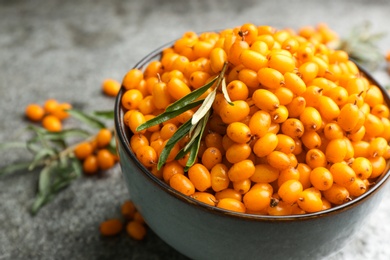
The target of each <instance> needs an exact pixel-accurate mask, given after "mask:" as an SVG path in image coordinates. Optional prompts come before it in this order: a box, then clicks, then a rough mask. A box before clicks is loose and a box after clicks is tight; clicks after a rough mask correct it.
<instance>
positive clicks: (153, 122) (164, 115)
mask: <svg viewBox="0 0 390 260" xmlns="http://www.w3.org/2000/svg"><path fill="white" fill-rule="evenodd" d="M202 102H203V100H198V101H195V102H192V103H190V104H187V105H186V106H184V107H182V108H180V109H178V110H175V111H172V112H164V113H162V114H160V115H158V116H156V117H154V118H152V119H150V120H148V121H146V122H145V123H143V124H142V125H140V126H138V127H137V131H142V130H144V129H147V128H149V127H151V126H154V125H158V124H160V123H162V122H165V121H167V120H169V119H172V118H174V117H177V116H178V115H180V114H182V113H183V112H185V111H187V110H190V109H192V108H194V107H197V106H199V105H200V104H202Z"/></svg>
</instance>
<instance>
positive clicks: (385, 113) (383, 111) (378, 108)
mask: <svg viewBox="0 0 390 260" xmlns="http://www.w3.org/2000/svg"><path fill="white" fill-rule="evenodd" d="M371 114H373V115H374V116H377V117H379V118H382V117H384V118H388V117H389V114H390V113H389V108H388V107H387V106H386V105H385V104H376V105H375V106H374V107H373V108H372V110H371Z"/></svg>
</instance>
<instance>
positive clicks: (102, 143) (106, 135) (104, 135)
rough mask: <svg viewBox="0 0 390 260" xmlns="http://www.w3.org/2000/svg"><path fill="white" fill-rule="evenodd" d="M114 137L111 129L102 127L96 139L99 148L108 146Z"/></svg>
mask: <svg viewBox="0 0 390 260" xmlns="http://www.w3.org/2000/svg"><path fill="white" fill-rule="evenodd" d="M111 139H112V133H111V131H110V130H109V129H106V128H103V129H100V130H99V132H98V133H97V135H96V141H97V146H98V148H103V147H106V146H107V145H109V144H110V142H111Z"/></svg>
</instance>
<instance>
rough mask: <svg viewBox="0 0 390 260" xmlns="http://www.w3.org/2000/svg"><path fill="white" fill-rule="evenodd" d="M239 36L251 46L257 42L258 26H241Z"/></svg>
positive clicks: (248, 24)
mask: <svg viewBox="0 0 390 260" xmlns="http://www.w3.org/2000/svg"><path fill="white" fill-rule="evenodd" d="M238 35H239V36H240V37H241V38H242V39H243V40H244V41H246V42H247V43H248V44H251V43H252V42H254V41H255V40H256V38H257V35H258V30H257V27H256V25H254V24H251V23H245V24H243V25H242V26H241V28H240V31H239V32H238Z"/></svg>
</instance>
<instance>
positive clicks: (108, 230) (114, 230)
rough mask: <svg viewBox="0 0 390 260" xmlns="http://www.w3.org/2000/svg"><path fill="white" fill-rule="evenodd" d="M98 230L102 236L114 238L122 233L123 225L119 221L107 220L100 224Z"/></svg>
mask: <svg viewBox="0 0 390 260" xmlns="http://www.w3.org/2000/svg"><path fill="white" fill-rule="evenodd" d="M99 229H100V234H101V235H103V236H115V235H118V234H119V233H120V232H121V231H122V229H123V224H122V221H120V220H119V219H109V220H106V221H104V222H102V223H101V224H100V228H99Z"/></svg>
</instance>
